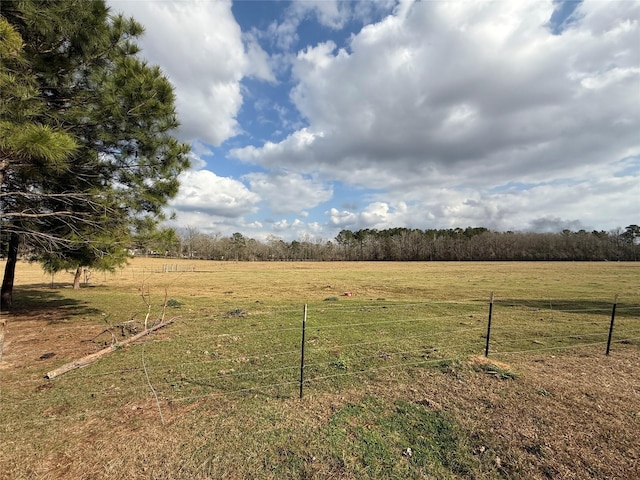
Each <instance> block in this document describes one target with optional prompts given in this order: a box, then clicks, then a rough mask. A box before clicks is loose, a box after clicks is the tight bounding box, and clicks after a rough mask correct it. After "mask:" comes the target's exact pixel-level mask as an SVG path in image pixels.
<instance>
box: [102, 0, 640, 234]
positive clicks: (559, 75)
mask: <svg viewBox="0 0 640 480" xmlns="http://www.w3.org/2000/svg"><path fill="white" fill-rule="evenodd" d="M108 3H109V5H110V7H111V9H112V13H124V14H125V15H126V16H133V17H134V18H135V19H136V20H137V21H139V22H140V23H142V24H143V25H144V27H145V30H146V31H145V34H144V36H143V37H142V38H141V39H140V41H139V44H140V46H141V47H142V56H143V57H144V58H145V59H146V60H148V61H149V63H152V64H157V65H159V66H160V67H161V68H162V70H163V72H164V73H165V75H166V76H167V77H168V78H169V79H170V81H171V82H172V84H173V85H174V88H175V94H176V105H177V111H178V115H179V119H180V122H181V126H180V129H179V130H178V131H177V132H176V136H177V137H178V138H179V139H181V140H183V141H186V142H189V143H190V144H191V146H192V152H191V163H192V166H191V169H190V170H188V171H186V172H184V173H183V174H182V175H181V177H180V181H181V188H180V191H179V193H178V195H177V196H176V198H174V199H173V200H172V201H171V202H170V204H169V206H168V208H167V213H168V214H170V215H172V214H175V218H174V219H173V220H171V221H169V222H168V225H169V226H172V227H175V228H177V229H185V228H190V229H194V230H196V231H199V232H201V233H206V234H212V235H221V236H230V235H232V234H233V233H235V232H239V233H242V234H243V235H244V236H246V237H251V238H255V239H257V240H261V241H265V240H269V239H273V238H274V237H276V238H280V239H283V240H285V241H291V240H310V241H320V240H322V241H327V240H333V239H334V238H335V236H336V235H337V234H338V232H340V230H343V229H349V230H352V231H357V230H360V229H366V228H369V229H378V230H382V229H386V228H394V227H406V228H419V229H430V228H456V227H461V228H466V227H468V226H473V227H480V226H481V227H486V228H489V229H491V230H496V231H506V230H514V231H535V232H557V231H561V230H563V229H571V230H574V231H576V230H580V229H585V230H587V231H591V230H607V231H610V230H615V229H618V228H624V227H626V226H627V225H630V224H639V223H640V1H630V0H623V1H602V0H597V1H590V0H584V1H571V2H568V1H560V2H559V1H553V0H548V1H545V0H518V1H510V0H501V1H470V0H456V1H444V0H443V1H439V0H436V1H434V0H428V1H413V0H371V1H357V2H350V1H336V0H304V1H292V2H289V1H275V0H274V1H265V0H263V1H246V0H245V1H234V2H231V1H227V0H216V1H214V0H200V1H198V0H180V1H177V0H176V1H169V0H155V1H153V0H108Z"/></svg>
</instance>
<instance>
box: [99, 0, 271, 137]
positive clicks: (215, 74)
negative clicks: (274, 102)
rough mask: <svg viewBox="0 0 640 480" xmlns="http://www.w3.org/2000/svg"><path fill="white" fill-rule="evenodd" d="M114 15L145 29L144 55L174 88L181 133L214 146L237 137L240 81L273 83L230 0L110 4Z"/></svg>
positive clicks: (114, 0)
mask: <svg viewBox="0 0 640 480" xmlns="http://www.w3.org/2000/svg"><path fill="white" fill-rule="evenodd" d="M109 4H110V6H111V7H112V11H113V13H118V12H122V13H124V14H125V15H127V16H133V17H134V18H135V19H136V20H137V21H138V22H140V23H142V24H143V25H144V27H145V34H144V36H143V37H142V38H141V39H140V42H139V43H140V45H141V46H142V49H143V50H142V55H143V56H144V58H145V59H147V60H148V61H149V62H151V63H154V64H158V65H160V67H161V68H162V70H163V72H164V73H165V74H166V75H167V76H168V77H169V79H170V80H171V82H172V84H173V85H174V87H175V89H176V96H177V101H176V104H177V109H178V115H179V119H180V122H181V124H182V126H181V129H180V135H181V136H182V137H183V138H185V139H186V140H194V139H199V140H203V141H206V142H208V143H210V144H212V145H219V144H221V143H222V142H223V141H224V140H226V139H228V138H230V137H232V136H234V135H236V134H237V133H238V132H239V126H238V123H237V120H236V116H237V114H238V111H239V109H240V106H241V105H242V95H241V91H240V81H241V80H242V78H243V77H244V76H257V77H259V78H262V79H265V80H268V81H273V79H274V77H273V74H272V72H271V70H270V68H269V66H268V62H267V56H266V54H265V53H264V52H263V51H262V50H261V48H260V47H259V46H258V45H257V44H256V43H254V42H250V43H248V44H247V46H246V48H245V45H244V44H243V39H242V34H241V31H240V27H239V26H238V24H237V23H236V21H235V19H234V17H233V15H232V13H231V2H230V1H229V0H217V1H198V0H189V1H180V2H169V1H134V0H109Z"/></svg>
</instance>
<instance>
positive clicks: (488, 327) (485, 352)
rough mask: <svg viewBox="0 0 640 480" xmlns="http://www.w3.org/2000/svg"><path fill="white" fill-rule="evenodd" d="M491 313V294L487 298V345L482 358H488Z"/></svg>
mask: <svg viewBox="0 0 640 480" xmlns="http://www.w3.org/2000/svg"><path fill="white" fill-rule="evenodd" d="M492 313H493V292H491V296H490V297H489V321H488V322H487V344H486V346H485V347H484V356H485V357H488V356H489V340H490V338H491V314H492Z"/></svg>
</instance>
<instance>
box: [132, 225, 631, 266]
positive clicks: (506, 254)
mask: <svg viewBox="0 0 640 480" xmlns="http://www.w3.org/2000/svg"><path fill="white" fill-rule="evenodd" d="M136 253H137V254H152V255H162V256H173V257H182V258H198V259H209V260H237V261H339V260H347V261H469V260H475V261H490V260H496V261H637V260H640V227H638V226H637V225H630V226H628V227H626V228H625V229H618V230H617V231H609V232H606V231H592V232H587V231H585V230H580V231H577V232H574V231H570V230H564V231H562V232H559V233H532V232H510V231H508V232H494V231H491V230H488V229H487V228H483V227H468V228H464V229H462V228H454V229H429V230H420V229H409V228H390V229H385V230H375V229H364V230H358V231H355V232H354V231H351V230H342V231H341V232H340V233H339V234H338V235H337V236H336V238H335V239H334V240H330V241H325V240H312V239H309V240H304V239H303V240H294V241H292V242H285V241H284V240H282V239H280V238H278V237H270V238H269V239H268V240H267V241H265V242H261V241H258V240H255V239H252V238H247V237H245V236H244V235H242V234H240V233H234V234H233V235H232V236H230V237H223V236H220V235H208V234H204V233H200V232H198V231H197V230H195V229H187V231H186V232H184V233H183V234H181V235H177V236H176V237H173V240H172V241H171V242H169V244H164V245H158V244H156V245H155V246H154V245H150V244H147V245H137V248H136Z"/></svg>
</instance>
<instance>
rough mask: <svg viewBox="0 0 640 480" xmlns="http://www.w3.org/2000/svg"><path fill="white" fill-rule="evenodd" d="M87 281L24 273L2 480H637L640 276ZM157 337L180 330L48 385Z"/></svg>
mask: <svg viewBox="0 0 640 480" xmlns="http://www.w3.org/2000/svg"><path fill="white" fill-rule="evenodd" d="M71 278H72V276H71V275H63V274H58V275H56V276H54V277H53V278H52V277H51V276H50V275H46V274H44V273H42V271H41V270H40V269H39V267H38V266H37V265H29V264H25V263H21V264H19V265H18V270H17V275H16V290H15V293H14V301H15V304H16V307H17V308H16V309H15V311H13V312H12V313H11V314H10V315H8V321H9V323H8V328H7V334H6V339H5V348H4V356H3V359H2V363H1V364H0V376H1V378H2V382H0V389H1V390H0V391H1V393H2V403H1V404H0V409H1V416H0V430H1V431H0V435H2V438H3V439H6V440H7V441H6V442H5V443H6V445H7V446H8V447H3V457H2V459H0V478H3V475H7V476H6V478H107V477H109V478H400V477H406V478H430V476H431V477H434V478H473V477H475V478H510V477H511V478H518V477H520V478H523V477H526V478H548V477H549V476H551V477H553V478H557V477H563V476H569V474H570V473H571V472H572V471H575V472H578V473H577V478H586V477H588V476H595V477H616V476H618V477H619V478H625V477H627V478H631V477H629V474H632V473H637V469H638V461H639V460H638V458H639V457H638V456H639V455H640V451H639V447H638V444H637V438H636V434H635V433H634V432H635V431H636V430H637V429H638V427H640V423H639V422H640V383H639V380H638V378H639V377H640V376H639V375H638V373H640V365H639V361H638V346H640V341H639V337H640V288H639V287H640V264H635V263H368V262H362V263H360V262H357V263H297V262H296V263H284V262H273V263H237V262H203V261H187V260H175V259H158V258H156V259H134V260H132V261H131V263H130V265H129V266H127V267H125V268H123V269H122V270H118V271H116V272H114V273H106V274H105V273H101V272H92V273H90V274H88V275H87V279H88V284H87V285H86V286H84V287H83V288H82V289H80V290H79V291H74V290H72V289H71V288H70V287H69V285H70V283H71ZM491 292H494V295H495V298H494V304H493V309H492V331H491V344H490V354H489V358H488V359H483V357H482V355H483V354H484V349H485V342H486V327H487V318H488V310H489V298H490V293H491ZM346 294H348V295H346ZM616 295H618V302H617V306H616V317H615V329H614V336H613V340H614V342H613V344H612V350H611V355H609V356H605V355H604V351H605V347H606V340H607V335H608V329H609V323H610V319H611V313H612V307H613V302H614V298H615V296H616ZM305 304H306V305H307V310H306V329H305V344H304V345H305V362H304V369H303V373H304V382H303V384H302V386H303V398H302V399H299V394H300V383H299V380H300V360H301V358H300V357H301V337H302V320H303V306H304V305H305ZM147 315H148V324H151V323H153V322H155V321H157V319H158V318H161V317H163V318H165V319H169V318H171V319H174V322H173V323H172V324H171V325H169V326H167V327H165V328H163V329H161V330H158V331H156V332H154V333H153V334H151V335H150V336H149V337H148V338H147V339H146V340H144V341H140V342H137V343H135V344H131V345H129V346H127V347H124V348H118V349H116V350H115V351H114V352H112V353H111V354H110V355H108V356H106V357H104V358H102V359H100V360H98V361H97V362H95V363H94V364H92V365H90V366H88V367H86V368H83V369H78V370H74V371H71V372H69V373H66V374H65V375H63V376H61V377H58V378H55V379H53V380H46V379H44V378H43V376H44V374H46V373H47V372H49V371H51V370H53V369H54V368H56V367H58V366H60V365H62V364H64V363H66V362H69V361H72V360H76V359H78V358H80V357H82V356H83V355H87V354H90V353H93V352H96V351H98V350H99V349H101V348H104V347H105V346H108V345H110V344H112V343H113V342H114V341H122V340H123V339H125V338H126V337H128V336H130V335H132V334H133V333H135V332H136V331H140V330H141V329H142V328H144V322H145V318H146V317H147ZM585 439H590V440H589V441H586V442H585ZM594 439H595V440H597V441H595V443H594ZM633 469H635V472H634V471H633Z"/></svg>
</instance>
